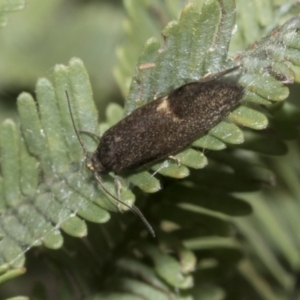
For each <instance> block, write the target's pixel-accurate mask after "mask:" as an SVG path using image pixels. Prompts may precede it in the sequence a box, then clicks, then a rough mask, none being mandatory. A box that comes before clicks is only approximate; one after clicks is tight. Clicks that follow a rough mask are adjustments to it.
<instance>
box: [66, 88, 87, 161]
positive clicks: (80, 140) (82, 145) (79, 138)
mask: <svg viewBox="0 0 300 300" xmlns="http://www.w3.org/2000/svg"><path fill="white" fill-rule="evenodd" d="M65 92H66V96H67V100H68V107H69V111H70V115H71V120H72V124H73V128H74V131H75V133H76V136H77V139H78V141H79V144H80V146H81V148H82V150H83V152H84V155H85V156H86V157H88V151H87V150H86V148H85V146H84V144H83V142H82V139H81V137H80V135H79V132H78V130H77V128H76V125H75V120H74V117H73V113H72V108H71V103H70V98H69V94H68V92H67V91H65Z"/></svg>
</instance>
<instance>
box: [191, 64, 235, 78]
mask: <svg viewBox="0 0 300 300" xmlns="http://www.w3.org/2000/svg"><path fill="white" fill-rule="evenodd" d="M239 68H240V66H235V67H233V68H229V69H226V70H224V71H220V72H218V73H208V74H206V75H204V76H203V77H202V78H200V79H199V80H197V81H196V82H207V81H212V80H215V79H218V78H221V77H223V76H225V75H226V74H228V73H231V72H233V71H235V70H237V69H239Z"/></svg>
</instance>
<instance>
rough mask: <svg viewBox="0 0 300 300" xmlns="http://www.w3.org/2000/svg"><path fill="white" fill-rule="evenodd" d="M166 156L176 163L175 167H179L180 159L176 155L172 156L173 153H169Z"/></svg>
mask: <svg viewBox="0 0 300 300" xmlns="http://www.w3.org/2000/svg"><path fill="white" fill-rule="evenodd" d="M168 158H169V159H171V160H173V161H175V162H176V164H177V167H180V166H181V161H180V159H179V158H178V157H176V156H173V155H169V157H168Z"/></svg>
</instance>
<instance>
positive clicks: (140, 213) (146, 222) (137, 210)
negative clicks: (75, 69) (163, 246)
mask: <svg viewBox="0 0 300 300" xmlns="http://www.w3.org/2000/svg"><path fill="white" fill-rule="evenodd" d="M65 92H66V96H67V100H68V107H69V111H70V115H71V120H72V124H73V127H74V131H75V133H76V136H77V138H78V141H79V144H80V145H81V148H82V150H83V152H84V154H85V156H86V157H89V155H88V151H87V150H86V148H85V146H84V144H83V141H82V139H81V138H80V135H79V132H78V130H77V128H76V125H75V120H74V117H73V113H72V108H71V103H70V98H69V94H68V92H67V91H65ZM94 176H95V178H96V180H97V181H98V183H99V184H100V186H101V188H102V189H103V190H104V191H105V192H106V193H107V194H108V195H109V196H111V197H112V198H113V199H115V200H116V201H117V202H118V203H121V204H123V205H124V206H126V207H128V208H129V210H130V211H131V212H132V213H133V214H135V215H136V216H138V217H139V218H140V219H141V220H142V222H143V223H144V224H145V226H146V227H147V229H148V230H149V232H150V233H151V235H152V236H153V237H155V232H154V230H153V228H152V226H151V225H150V223H149V222H148V221H147V220H146V218H145V216H144V215H143V214H142V212H141V211H140V210H139V209H138V208H137V207H136V206H135V205H133V206H130V205H128V204H127V203H125V202H123V201H122V200H120V199H118V198H117V197H116V196H114V195H113V194H112V193H111V192H110V191H109V190H107V188H106V187H105V186H104V184H103V182H102V180H101V178H100V176H99V175H98V173H97V172H94Z"/></svg>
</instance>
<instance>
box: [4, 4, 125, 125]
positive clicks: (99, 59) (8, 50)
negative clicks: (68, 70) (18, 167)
mask: <svg viewBox="0 0 300 300" xmlns="http://www.w3.org/2000/svg"><path fill="white" fill-rule="evenodd" d="M124 15H125V13H124V8H123V5H122V1H118V0H115V1H105V0H99V1H84V0H82V1H79V0H77V1H74V0H51V1H39V0H29V1H27V3H26V6H25V9H24V10H21V11H16V12H13V13H11V14H8V15H7V19H8V23H7V26H5V27H3V28H1V29H0V41H1V51H0V121H2V120H3V119H5V118H7V117H13V118H15V117H16V110H15V103H16V97H17V96H18V95H19V94H20V92H22V91H29V92H34V86H35V83H36V81H37V79H38V78H39V77H48V78H49V77H51V71H52V68H53V67H54V65H55V64H59V63H63V64H66V63H67V62H68V61H69V60H70V58H71V57H74V56H76V57H80V58H81V59H82V60H83V61H84V63H85V66H86V68H87V69H88V72H89V75H90V79H91V82H92V87H93V92H94V95H95V101H96V102H97V105H98V107H99V111H100V114H101V113H102V112H103V109H104V108H105V106H106V104H107V103H108V102H110V101H111V100H112V99H113V101H115V102H119V103H120V102H121V95H120V91H119V89H118V87H117V85H116V83H115V80H114V78H113V67H114V65H115V64H116V47H117V46H118V45H120V43H121V42H122V39H123V35H124V31H123V30H122V22H123V21H124Z"/></svg>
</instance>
